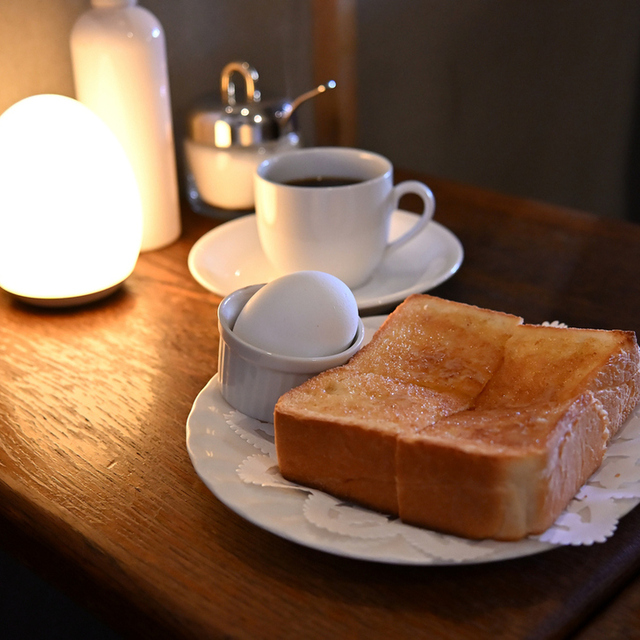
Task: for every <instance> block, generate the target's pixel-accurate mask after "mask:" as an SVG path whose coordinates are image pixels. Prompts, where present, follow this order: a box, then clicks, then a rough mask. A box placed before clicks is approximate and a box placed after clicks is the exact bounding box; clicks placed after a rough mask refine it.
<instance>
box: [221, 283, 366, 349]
mask: <svg viewBox="0 0 640 640" xmlns="http://www.w3.org/2000/svg"><path fill="white" fill-rule="evenodd" d="M357 328H358V304H357V302H356V299H355V297H354V295H353V293H352V292H351V289H349V287H347V285H346V284H344V282H342V280H339V279H338V278H336V277H335V276H332V275H329V274H328V273H324V272H321V271H298V272H296V273H291V274H288V275H286V276H282V277H280V278H277V279H275V280H272V281H271V282H269V283H268V284H266V285H265V286H264V287H262V288H261V289H259V290H258V291H257V292H256V293H255V294H254V295H253V296H252V297H251V298H250V299H249V301H248V302H247V304H246V305H245V306H244V308H243V309H242V311H241V312H240V314H239V315H238V318H237V320H236V322H235V325H234V327H233V332H234V334H236V336H237V337H239V338H240V339H241V340H244V341H245V342H247V343H249V344H251V345H253V346H254V347H257V348H259V349H262V350H264V351H268V352H270V353H274V354H279V355H283V356H294V357H300V358H316V357H321V356H329V355H334V354H337V353H340V352H341V351H344V350H345V349H346V348H347V347H348V346H349V345H350V344H351V343H352V342H353V339H354V337H355V335H356V331H357Z"/></svg>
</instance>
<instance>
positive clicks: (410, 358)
mask: <svg viewBox="0 0 640 640" xmlns="http://www.w3.org/2000/svg"><path fill="white" fill-rule="evenodd" d="M639 363H640V351H639V349H638V344H637V341H636V337H635V334H634V333H632V332H625V331H599V330H591V329H566V328H558V327H548V326H536V325H523V324H522V322H521V319H520V318H517V317H515V316H509V315H508V314H502V313H499V312H492V311H488V310H483V309H478V308H477V307H471V306H469V305H462V304H460V303H455V302H449V301H446V300H441V299H438V298H434V297H433V296H428V295H416V296H411V297H410V298H408V299H407V300H406V301H405V302H404V303H403V304H402V305H400V306H399V307H398V308H397V309H396V311H395V312H394V313H393V314H391V315H390V316H389V318H387V320H386V322H385V323H384V324H383V325H382V327H381V328H380V329H379V331H378V332H377V333H376V335H375V336H374V338H373V340H372V341H371V343H370V344H369V345H367V346H366V347H365V348H364V349H363V350H362V351H361V352H360V353H359V354H357V355H356V356H355V357H354V358H353V359H352V360H351V361H350V362H349V363H348V364H347V365H345V366H343V367H339V368H337V369H333V370H331V371H327V372H324V373H323V374H320V375H319V376H317V377H316V378H312V379H311V380H310V381H308V382H307V383H305V384H303V385H301V386H300V387H298V388H297V389H293V390H292V391H290V392H289V393H287V394H285V395H284V396H283V397H282V398H281V399H280V401H279V402H278V404H277V405H276V410H275V420H274V422H275V432H276V449H277V454H278V461H279V464H280V469H281V472H282V474H283V476H284V477H286V478H288V479H290V480H294V481H296V482H299V483H301V484H306V485H309V486H313V487H317V488H320V489H323V490H325V491H327V492H329V493H332V494H334V495H336V496H339V497H340V498H342V499H346V500H351V501H354V502H358V503H360V504H363V505H366V506H368V507H371V508H373V509H377V510H379V511H383V512H387V513H392V514H396V515H400V517H401V518H402V519H403V520H404V521H406V522H409V523H411V524H416V525H419V526H424V527H428V528H432V529H436V530H439V531H443V532H447V533H453V534H456V535H460V536H464V537H468V538H476V539H482V538H494V539H498V540H518V539H520V538H522V537H525V536H526V535H529V534H533V533H541V532H543V531H544V530H546V529H547V528H548V527H549V526H550V525H551V524H552V523H553V522H554V521H555V519H556V518H557V517H558V515H559V514H560V513H561V512H562V510H563V509H564V508H565V507H566V505H567V503H568V502H569V501H570V500H571V498H572V497H573V496H574V495H575V493H576V492H577V491H578V489H579V488H580V487H581V486H582V484H584V482H585V481H586V480H587V479H588V477H589V476H590V475H591V474H592V473H593V472H594V471H595V470H596V469H597V467H598V466H599V465H600V464H601V462H602V458H603V456H604V452H605V450H606V446H607V443H608V441H609V439H610V438H611V436H612V435H613V434H615V433H616V432H617V430H618V429H619V428H620V426H621V425H622V424H623V422H624V420H625V419H626V418H627V416H628V415H629V413H630V412H631V410H632V409H633V407H634V406H635V405H636V404H637V403H638V401H639V400H640V371H639Z"/></svg>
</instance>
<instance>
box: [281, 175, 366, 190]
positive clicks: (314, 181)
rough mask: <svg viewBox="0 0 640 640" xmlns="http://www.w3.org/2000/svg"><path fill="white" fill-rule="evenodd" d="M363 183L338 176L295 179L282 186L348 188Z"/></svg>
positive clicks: (356, 179)
mask: <svg viewBox="0 0 640 640" xmlns="http://www.w3.org/2000/svg"><path fill="white" fill-rule="evenodd" d="M360 182H364V180H360V179H358V178H341V177H339V176H335V177H334V176H317V177H315V178H296V179H295V180H287V181H286V182H285V183H284V184H287V185H289V186H291V187H348V186H349V185H352V184H359V183H360Z"/></svg>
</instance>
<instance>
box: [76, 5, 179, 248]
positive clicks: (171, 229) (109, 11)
mask: <svg viewBox="0 0 640 640" xmlns="http://www.w3.org/2000/svg"><path fill="white" fill-rule="evenodd" d="M136 4H137V0H91V5H92V8H91V9H89V10H88V11H87V12H86V13H84V14H83V15H81V16H80V18H79V19H78V20H77V22H76V24H75V25H74V27H73V30H72V32H71V58H72V63H73V75H74V81H75V88H76V98H77V99H78V100H79V101H80V102H82V103H83V104H85V105H86V106H88V107H89V108H90V109H91V110H92V111H93V112H94V113H96V114H97V115H98V116H100V117H101V118H102V119H103V120H104V121H105V122H106V123H107V124H108V125H109V126H110V127H111V129H112V130H113V132H114V133H115V134H116V136H117V137H118V139H119V140H120V143H121V144H122V146H123V147H124V150H125V151H126V153H127V155H128V157H129V160H130V161H131V165H132V167H133V171H134V173H135V175H136V179H137V181H138V187H139V189H140V197H141V199H142V208H143V238H142V251H149V250H153V249H159V248H160V247H163V246H165V245H168V244H170V243H171V242H173V241H174V240H176V239H177V238H178V236H179V235H180V231H181V226H180V206H179V196H178V179H177V170H176V157H175V147H174V138H173V125H172V119H171V100H170V96H169V74H168V71H167V56H166V44H165V38H164V31H163V29H162V25H161V24H160V22H159V21H158V20H157V18H156V17H155V16H154V15H153V14H151V13H150V12H149V11H147V10H146V9H144V8H142V7H138V6H136ZM96 197H97V198H98V197H100V195H99V194H96Z"/></svg>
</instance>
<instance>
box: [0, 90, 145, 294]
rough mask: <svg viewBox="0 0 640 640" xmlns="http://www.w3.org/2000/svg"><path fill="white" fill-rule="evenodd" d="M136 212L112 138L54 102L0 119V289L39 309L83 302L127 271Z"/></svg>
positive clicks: (17, 108) (65, 101) (134, 194)
mask: <svg viewBox="0 0 640 640" xmlns="http://www.w3.org/2000/svg"><path fill="white" fill-rule="evenodd" d="M141 242H142V206H141V202H140V195H139V191H138V186H137V184H136V179H135V176H134V173H133V169H132V168H131V165H130V163H129V160H128V159H127V156H126V154H125V152H124V150H123V148H122V146H121V145H120V143H119V142H118V140H117V138H116V136H115V135H114V134H113V133H112V132H111V130H110V129H109V128H108V127H107V125H106V124H105V123H104V122H103V121H102V120H101V119H100V118H98V116H96V115H95V114H94V113H93V112H92V111H91V110H89V108H87V107H85V106H84V105H82V104H81V103H80V102H78V101H76V100H73V99H72V98H67V97H64V96H59V95H37V96H32V97H30V98H26V99H24V100H21V101H20V102H17V103H16V104H14V105H13V106H12V107H10V108H9V109H7V111H5V112H4V113H3V114H2V116H0V287H1V288H3V289H5V290H6V291H8V292H9V293H11V294H14V295H15V296H17V297H18V298H21V299H23V300H25V301H27V302H30V303H33V304H37V305H43V306H63V305H74V304H82V303H85V302H89V301H93V300H96V299H99V298H101V297H104V296H106V295H108V294H109V293H111V292H112V291H114V290H115V289H116V288H117V287H119V285H120V284H121V283H122V282H123V281H124V280H125V279H126V278H127V277H128V276H129V275H130V274H131V272H132V271H133V269H134V267H135V264H136V261H137V259H138V254H139V252H140V245H141Z"/></svg>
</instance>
